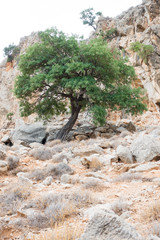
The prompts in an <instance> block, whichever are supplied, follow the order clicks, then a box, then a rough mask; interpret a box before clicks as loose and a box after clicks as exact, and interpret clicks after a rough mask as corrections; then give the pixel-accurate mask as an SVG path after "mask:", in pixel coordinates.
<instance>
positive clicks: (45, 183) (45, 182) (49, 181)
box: [42, 176, 53, 186]
mask: <svg viewBox="0 0 160 240" xmlns="http://www.w3.org/2000/svg"><path fill="white" fill-rule="evenodd" d="M52 181H53V177H52V176H49V177H47V178H46V179H45V180H44V181H43V182H42V183H43V185H45V186H49V185H51V183H52Z"/></svg>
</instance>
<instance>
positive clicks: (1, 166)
mask: <svg viewBox="0 0 160 240" xmlns="http://www.w3.org/2000/svg"><path fill="white" fill-rule="evenodd" d="M6 166H7V162H6V161H2V160H0V168H4V167H6Z"/></svg>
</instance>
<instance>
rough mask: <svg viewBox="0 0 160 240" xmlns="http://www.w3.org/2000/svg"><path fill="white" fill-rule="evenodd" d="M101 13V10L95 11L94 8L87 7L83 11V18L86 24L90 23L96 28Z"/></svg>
mask: <svg viewBox="0 0 160 240" xmlns="http://www.w3.org/2000/svg"><path fill="white" fill-rule="evenodd" d="M101 15H102V13H101V12H95V11H94V9H93V8H87V9H85V10H83V11H82V12H81V19H82V20H83V24H84V25H89V26H90V27H92V28H93V29H94V30H96V18H97V17H98V16H101Z"/></svg>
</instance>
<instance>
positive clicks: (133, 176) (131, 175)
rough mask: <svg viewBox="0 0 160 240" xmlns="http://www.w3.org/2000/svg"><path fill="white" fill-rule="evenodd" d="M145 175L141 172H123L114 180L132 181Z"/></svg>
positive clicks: (138, 179)
mask: <svg viewBox="0 0 160 240" xmlns="http://www.w3.org/2000/svg"><path fill="white" fill-rule="evenodd" d="M142 179H143V177H142V175H141V174H140V173H129V172H127V173H122V174H121V175H120V176H118V177H116V178H115V179H113V181H112V182H131V181H140V180H142Z"/></svg>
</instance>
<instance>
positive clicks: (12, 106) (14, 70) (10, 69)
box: [0, 33, 38, 128]
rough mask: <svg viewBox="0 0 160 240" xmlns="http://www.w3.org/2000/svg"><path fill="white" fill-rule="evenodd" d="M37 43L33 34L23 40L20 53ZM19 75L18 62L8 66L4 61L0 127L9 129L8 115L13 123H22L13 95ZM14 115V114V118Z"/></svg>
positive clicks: (0, 67)
mask: <svg viewBox="0 0 160 240" xmlns="http://www.w3.org/2000/svg"><path fill="white" fill-rule="evenodd" d="M37 41H38V35H37V33H32V34H31V35H30V36H29V37H24V38H22V39H21V40H20V43H19V47H20V53H23V52H24V51H25V49H26V48H27V47H29V46H30V45H32V44H34V43H35V42H37ZM18 74H19V70H18V61H17V62H14V63H12V64H10V63H9V64H7V63H6V60H4V61H3V62H1V63H0V127H3V128H7V127H9V124H10V123H11V121H8V119H7V114H9V116H11V118H12V119H13V121H12V122H13V123H16V122H17V124H18V122H19V121H21V120H20V114H19V106H18V101H17V99H16V98H15V97H14V94H13V85H14V81H15V79H16V77H17V75H18ZM12 113H14V115H13V116H12ZM10 114H11V115H10ZM27 120H29V119H27Z"/></svg>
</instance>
